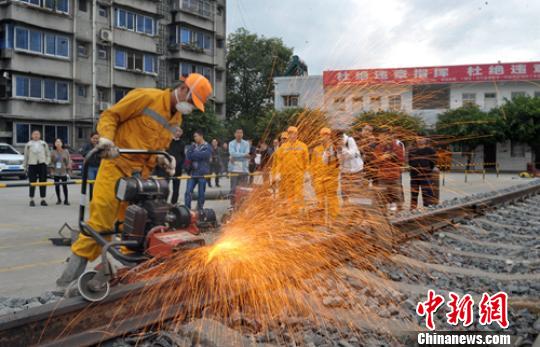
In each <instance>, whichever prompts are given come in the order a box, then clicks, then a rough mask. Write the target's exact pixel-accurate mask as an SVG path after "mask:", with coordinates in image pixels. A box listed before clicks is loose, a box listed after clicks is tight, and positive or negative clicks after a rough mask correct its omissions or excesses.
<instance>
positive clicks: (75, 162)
mask: <svg viewBox="0 0 540 347" xmlns="http://www.w3.org/2000/svg"><path fill="white" fill-rule="evenodd" d="M69 157H70V158H71V172H72V174H73V176H77V177H78V176H81V174H82V166H83V162H84V157H83V156H82V154H80V153H78V152H71V151H70V152H69Z"/></svg>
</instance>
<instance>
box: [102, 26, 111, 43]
mask: <svg viewBox="0 0 540 347" xmlns="http://www.w3.org/2000/svg"><path fill="white" fill-rule="evenodd" d="M99 38H100V39H101V41H105V42H111V41H112V31H110V30H109V29H101V31H100V32H99Z"/></svg>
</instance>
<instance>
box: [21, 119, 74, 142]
mask: <svg viewBox="0 0 540 347" xmlns="http://www.w3.org/2000/svg"><path fill="white" fill-rule="evenodd" d="M35 130H39V131H40V132H41V133H42V134H43V140H44V141H45V142H47V143H50V144H52V143H54V140H55V139H57V138H59V139H61V140H62V142H63V143H64V144H69V136H68V135H69V131H68V127H67V125H51V124H45V125H43V124H29V123H15V142H16V143H17V144H20V145H22V144H25V143H27V142H28V141H30V135H31V134H32V132H33V131H35Z"/></svg>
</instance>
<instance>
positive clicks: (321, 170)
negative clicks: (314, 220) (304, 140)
mask: <svg viewBox="0 0 540 347" xmlns="http://www.w3.org/2000/svg"><path fill="white" fill-rule="evenodd" d="M324 150H325V147H324V146H323V145H319V146H317V147H315V148H314V149H313V152H312V153H311V161H310V173H311V177H312V180H313V188H314V189H315V195H317V202H318V207H319V208H321V209H326V208H328V213H329V215H330V216H331V217H336V216H337V214H338V212H339V199H338V183H339V166H338V162H337V157H336V156H335V155H334V156H329V158H327V160H326V161H327V162H326V163H325V160H324V159H323V153H324Z"/></svg>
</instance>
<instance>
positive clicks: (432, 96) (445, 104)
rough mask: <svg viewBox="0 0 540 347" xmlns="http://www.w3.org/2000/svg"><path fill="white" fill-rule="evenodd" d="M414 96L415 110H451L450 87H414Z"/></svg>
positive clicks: (445, 85) (444, 85) (443, 85)
mask: <svg viewBox="0 0 540 347" xmlns="http://www.w3.org/2000/svg"><path fill="white" fill-rule="evenodd" d="M412 94H413V95H412V97H413V109H415V110H440V109H448V108H450V86H449V85H447V84H440V85H439V84H436V85H413V87H412Z"/></svg>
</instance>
